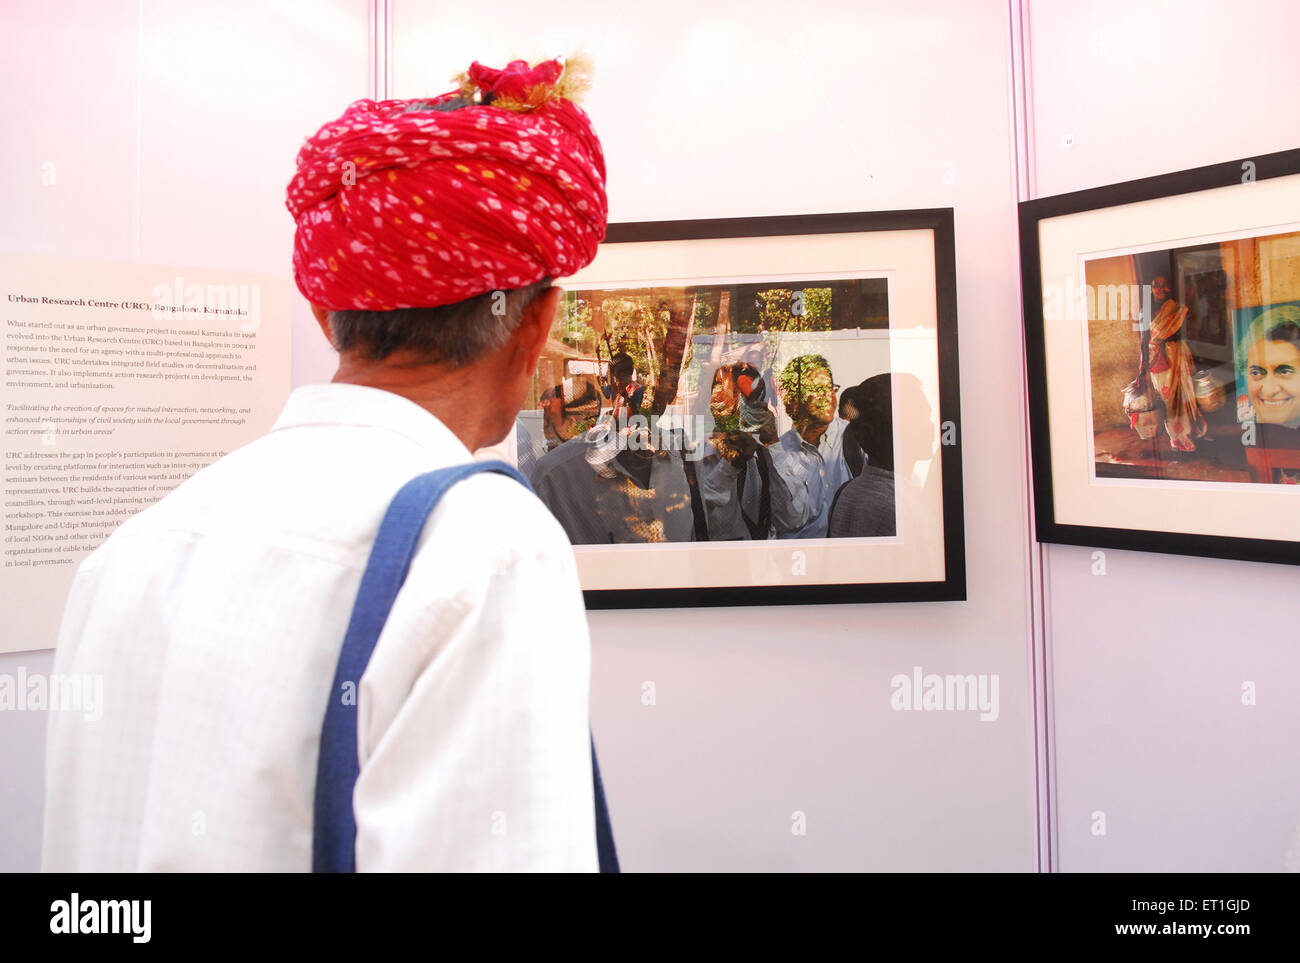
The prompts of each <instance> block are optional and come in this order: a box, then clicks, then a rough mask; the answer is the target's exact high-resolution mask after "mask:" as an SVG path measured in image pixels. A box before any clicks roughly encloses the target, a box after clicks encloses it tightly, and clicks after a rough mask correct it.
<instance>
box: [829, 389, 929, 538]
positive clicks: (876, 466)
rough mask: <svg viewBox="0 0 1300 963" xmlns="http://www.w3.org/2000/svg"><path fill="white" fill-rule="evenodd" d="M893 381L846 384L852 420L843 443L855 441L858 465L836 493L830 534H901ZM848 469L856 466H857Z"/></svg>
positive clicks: (847, 415)
mask: <svg viewBox="0 0 1300 963" xmlns="http://www.w3.org/2000/svg"><path fill="white" fill-rule="evenodd" d="M892 381H893V376H892V375H889V374H879V375H876V376H875V377H872V378H868V379H866V380H865V381H863V382H862V383H861V384H858V385H854V386H852V387H850V388H846V389H845V391H844V397H843V399H841V401H840V414H841V415H842V416H843V417H844V419H845V420H846V421H847V422H848V428H847V429H846V430H845V445H844V448H845V451H846V452H847V451H848V450H849V447H850V445H849V442H850V441H851V442H852V443H853V446H852V447H853V448H854V450H856V451H857V452H858V453H859V458H858V461H859V464H858V470H857V471H854V472H853V477H852V478H851V479H850V480H849V481H847V482H845V483H844V485H843V486H841V487H840V488H839V489H838V490H837V491H836V493H835V494H834V496H832V498H831V508H830V511H829V512H828V514H827V534H828V535H829V537H831V538H873V537H880V536H886V535H894V534H897V531H898V521H897V508H896V506H895V504H894V407H893V391H892ZM846 460H847V459H846ZM849 468H850V471H852V468H853V466H852V465H851V464H850V466H849ZM910 480H911V474H910V472H909V475H908V479H907V481H909V482H910Z"/></svg>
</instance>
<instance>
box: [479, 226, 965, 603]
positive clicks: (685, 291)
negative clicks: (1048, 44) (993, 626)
mask: <svg viewBox="0 0 1300 963" xmlns="http://www.w3.org/2000/svg"><path fill="white" fill-rule="evenodd" d="M563 287H564V290H565V294H564V297H563V299H562V304H561V309H560V311H559V313H558V315H557V317H556V319H555V325H554V327H553V329H552V332H551V337H550V340H549V343H548V344H547V345H546V347H545V349H544V350H543V353H542V357H541V359H540V361H539V363H538V368H537V375H536V378H535V379H534V383H533V387H532V391H531V393H530V396H529V397H528V399H527V400H526V402H525V405H524V410H523V411H522V412H521V413H520V415H519V418H518V421H517V423H516V430H515V432H514V437H513V438H507V439H506V442H505V443H504V444H503V445H502V446H499V448H498V449H497V450H496V451H495V452H494V453H495V454H498V455H500V456H501V457H504V458H506V459H507V460H513V462H514V463H515V464H517V465H518V466H519V468H520V469H521V471H523V472H524V474H526V475H527V476H528V478H529V479H530V481H531V482H532V485H533V488H534V490H535V491H536V492H537V494H538V496H539V497H540V498H541V499H542V501H543V502H544V503H545V504H546V505H547V506H548V507H549V508H550V509H551V511H552V512H553V513H554V514H555V516H556V518H557V519H558V520H559V522H560V524H561V525H562V526H563V527H564V529H565V531H566V532H567V533H568V535H569V538H570V540H571V541H572V542H573V545H574V550H575V554H576V556H577V562H578V568H579V574H580V577H581V580H582V585H583V588H584V591H585V594H586V599H587V603H588V606H589V607H592V608H624V607H646V606H682V605H755V604H790V603H804V602H808V603H812V602H883V601H922V600H927V601H928V600H955V599H964V598H965V592H966V585H965V582H966V580H965V560H964V546H963V526H962V488H961V448H960V438H961V429H960V412H959V405H958V384H957V315H956V297H955V288H954V256H953V219H952V211H951V210H923V211H897V212H888V213H863V214H824V215H810V216H796V217H762V218H739V219H723V220H699V221H663V222H645V223H636V224H613V225H610V227H609V230H608V234H607V237H606V240H605V242H604V244H603V245H602V246H601V250H600V253H599V254H598V255H597V257H596V259H595V261H594V262H592V264H591V265H589V266H588V267H587V269H585V270H584V271H582V272H581V273H580V274H578V275H576V276H574V277H573V278H570V279H567V280H566V281H564V282H563Z"/></svg>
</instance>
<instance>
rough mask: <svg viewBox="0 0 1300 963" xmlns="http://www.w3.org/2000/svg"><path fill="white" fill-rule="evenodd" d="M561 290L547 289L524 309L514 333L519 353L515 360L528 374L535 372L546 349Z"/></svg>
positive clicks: (558, 306) (557, 288) (553, 287)
mask: <svg viewBox="0 0 1300 963" xmlns="http://www.w3.org/2000/svg"><path fill="white" fill-rule="evenodd" d="M563 293H564V289H563V288H559V287H555V286H552V287H549V288H547V289H546V290H545V291H543V292H542V293H541V294H539V295H537V297H535V298H533V299H532V300H531V301H529V302H528V304H527V305H526V306H525V307H524V313H523V317H521V318H520V319H519V327H518V329H517V330H516V332H515V338H514V344H515V349H516V351H518V352H519V354H518V356H517V357H516V359H514V360H517V361H519V362H521V363H522V365H523V367H524V368H525V369H527V371H528V373H529V374H532V373H533V372H534V371H536V370H537V359H538V358H539V357H541V354H542V349H543V348H545V347H546V339H547V338H548V337H550V334H551V325H552V324H554V323H555V313H556V312H557V311H558V310H559V309H560V295H562V294H563Z"/></svg>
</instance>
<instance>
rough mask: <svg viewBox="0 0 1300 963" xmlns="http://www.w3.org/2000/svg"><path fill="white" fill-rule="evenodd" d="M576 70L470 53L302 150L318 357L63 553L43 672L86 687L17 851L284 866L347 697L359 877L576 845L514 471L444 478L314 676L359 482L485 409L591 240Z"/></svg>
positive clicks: (549, 652)
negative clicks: (245, 431) (271, 408)
mask: <svg viewBox="0 0 1300 963" xmlns="http://www.w3.org/2000/svg"><path fill="white" fill-rule="evenodd" d="M574 66H576V65H574V64H570V65H569V67H574ZM576 79H577V71H576V70H571V69H569V68H568V67H566V68H562V67H561V65H560V64H559V63H557V62H556V61H548V62H546V63H542V64H539V65H538V66H537V67H534V68H530V67H529V66H528V65H527V64H525V63H523V62H519V61H517V62H515V63H512V64H510V65H509V66H508V67H506V68H505V69H504V70H499V71H498V70H491V69H488V68H484V67H481V66H480V65H478V64H477V63H476V64H474V65H473V66H472V67H471V68H470V70H469V72H468V75H467V76H466V77H465V78H464V81H463V83H462V87H461V89H460V91H458V92H453V93H449V94H445V95H443V96H441V97H437V98H434V99H433V100H430V101H420V102H404V101H386V102H383V103H375V102H372V101H359V102H357V103H355V104H353V105H352V106H351V107H350V108H349V109H348V110H347V111H346V112H345V113H344V114H343V116H342V117H340V118H339V119H338V120H337V121H334V122H331V123H329V124H327V125H325V127H323V128H322V129H321V130H320V132H319V133H318V134H317V135H316V136H315V137H314V138H312V139H311V140H309V141H308V142H307V144H306V146H304V147H303V149H302V151H301V153H300V154H299V156H298V174H297V176H296V177H295V178H294V180H293V181H292V183H291V184H290V187H289V200H288V206H289V209H290V211H291V213H292V214H293V215H294V217H295V219H296V221H297V235H296V239H295V246H294V267H295V275H296V279H297V283H298V287H299V289H300V290H301V291H302V293H303V294H304V295H305V296H306V297H307V299H308V300H309V301H310V302H311V304H312V306H313V307H312V310H313V312H314V314H315V316H316V318H317V320H318V321H319V322H320V325H321V328H322V330H323V331H324V332H325V333H326V335H327V336H328V337H330V338H331V340H332V342H333V343H334V345H335V346H336V347H337V348H338V350H339V352H340V359H339V370H338V373H337V374H336V375H335V377H334V380H333V382H332V383H330V384H328V385H314V386H309V387H304V388H299V389H298V390H296V391H295V392H294V393H293V395H292V396H291V397H290V399H289V401H288V404H287V405H286V407H285V409H284V412H283V413H282V414H281V416H280V418H279V421H278V422H277V423H276V425H275V428H274V429H273V430H272V431H271V433H270V434H268V435H267V436H265V437H263V438H261V439H259V440H257V441H255V442H253V443H252V444H250V445H248V446H246V447H244V448H242V449H240V450H238V451H236V452H233V453H231V454H230V455H229V456H227V457H226V458H223V459H221V460H220V461H218V462H216V463H215V464H213V465H211V466H210V467H208V468H206V469H204V470H203V471H201V472H199V473H198V474H196V475H195V476H194V477H193V478H191V479H190V480H189V481H187V482H186V483H184V484H183V485H181V486H180V487H179V488H177V489H176V490H175V491H174V492H172V493H171V494H170V495H168V496H167V497H166V498H164V499H163V500H162V501H161V502H159V503H158V504H157V505H155V506H153V507H152V508H150V509H148V510H146V511H145V512H143V513H141V514H140V515H138V516H136V517H135V518H132V519H130V520H129V521H127V522H126V523H125V524H124V525H123V526H122V527H121V528H120V529H119V530H118V531H117V532H116V533H115V534H114V535H113V536H112V537H111V538H110V539H109V540H108V541H107V542H106V543H105V544H104V545H103V546H101V547H100V548H99V549H98V550H97V551H96V552H94V553H93V554H92V555H91V556H90V557H89V558H88V559H87V560H86V562H85V563H84V564H83V565H82V566H81V568H80V570H79V571H78V573H77V576H76V580H75V582H74V585H73V588H72V592H71V595H70V597H69V599H68V604H67V609H66V613H65V617H64V623H63V627H62V631H61V634H60V640H59V648H58V653H57V656H56V671H59V672H78V673H81V672H89V673H94V674H99V675H102V676H103V678H104V693H105V711H104V714H103V718H102V720H101V721H99V722H97V723H84V722H81V721H78V719H74V718H73V717H72V715H70V714H63V715H59V716H55V717H52V718H51V720H50V734H49V748H48V765H47V802H46V818H45V853H44V865H45V868H46V869H51V870H110V871H120V870H267V871H302V870H307V869H309V868H310V867H311V865H312V810H313V791H314V783H315V777H316V764H317V756H318V748H319V733H320V729H321V723H322V718H323V716H324V713H325V709H326V706H327V704H328V703H329V701H330V700H331V699H334V698H343V699H345V700H346V699H347V698H349V697H351V698H354V699H356V700H357V703H356V704H357V706H358V732H357V754H358V759H359V763H360V775H359V778H358V781H357V784H356V788H355V792H354V794H353V808H354V813H355V821H356V845H355V852H356V867H357V869H358V870H362V871H366V870H489V869H490V870H520V869H529V870H533V869H536V870H594V869H596V866H597V858H596V841H595V837H594V822H593V818H594V817H593V809H594V807H593V799H592V786H593V778H592V766H591V755H590V744H589V741H588V740H589V734H588V714H587V697H588V675H589V659H590V650H589V641H588V635H587V625H586V619H585V612H584V610H583V604H582V597H581V593H580V590H579V586H578V582H577V577H576V573H575V567H574V562H573V556H572V550H571V549H570V547H569V546H568V544H567V542H566V541H565V538H564V534H563V532H562V531H561V530H560V528H559V526H558V525H557V524H556V522H555V521H554V519H552V518H551V517H550V516H549V514H548V513H547V512H546V510H545V508H544V507H543V506H542V505H541V504H540V503H539V502H538V501H537V500H536V499H535V498H534V497H533V496H532V495H531V494H530V493H529V492H528V491H527V490H526V489H525V488H524V487H523V486H521V485H520V484H518V483H517V482H516V481H514V480H512V479H509V478H506V477H504V476H500V475H490V474H480V475H476V476H474V477H471V478H469V479H467V480H465V481H463V482H462V483H460V484H459V485H456V486H454V487H453V488H452V489H451V490H450V491H449V492H448V493H447V495H446V497H445V498H444V500H443V501H442V503H441V504H440V505H439V507H438V508H437V509H436V510H435V511H434V513H433V514H432V515H431V516H430V518H429V521H428V523H427V525H426V526H425V528H424V529H423V533H422V536H421V540H420V545H419V549H418V551H417V554H416V556H415V558H414V561H413V563H412V565H411V568H410V572H409V575H408V577H407V579H406V582H405V584H404V587H403V588H402V590H401V592H400V593H399V594H398V596H397V599H396V602H395V604H394V606H393V609H392V612H391V614H390V616H389V618H388V621H387V623H386V625H385V628H384V631H383V633H382V635H381V636H380V637H379V641H378V645H377V646H376V648H375V651H374V654H373V656H372V658H371V661H370V663H369V667H368V668H367V670H366V672H365V674H364V675H363V676H362V678H361V679H360V682H359V684H358V685H357V686H356V691H355V692H354V693H351V694H350V695H349V693H347V692H344V693H341V694H340V693H335V692H332V691H331V689H332V688H333V684H332V683H333V676H334V671H335V662H336V660H337V658H338V655H339V651H340V646H341V643H342V640H343V636H344V631H345V629H346V627H347V624H348V619H349V614H350V612H351V609H352V606H353V603H354V601H355V599H356V597H357V592H358V586H359V582H360V577H361V572H362V570H363V568H364V566H365V564H366V560H367V557H368V555H369V552H370V548H371V545H372V543H373V541H374V539H375V535H376V532H377V529H378V526H379V522H380V519H381V517H382V516H383V514H384V512H385V510H386V508H387V506H388V504H389V501H390V500H391V498H392V497H393V495H394V494H395V493H396V492H397V490H398V489H399V488H400V487H401V486H402V485H403V484H404V483H405V482H407V481H408V480H410V479H411V478H413V477H415V476H417V475H420V474H422V473H425V472H428V471H430V470H432V469H437V468H440V467H445V466H451V465H456V464H462V463H465V462H468V461H470V459H471V452H472V451H474V450H475V449H477V448H479V447H482V446H484V445H488V444H492V443H495V442H497V441H499V440H500V439H501V438H503V437H504V436H505V435H506V433H507V432H508V431H509V430H510V429H511V427H512V424H513V420H514V418H515V415H516V414H517V412H518V410H519V407H520V405H521V404H522V402H523V399H524V397H525V392H526V390H527V387H528V385H529V383H530V379H531V377H532V375H533V372H534V370H535V369H536V364H537V358H538V355H539V353H540V351H541V348H542V346H543V344H544V343H545V341H546V337H547V332H548V330H549V328H550V325H551V322H552V320H553V317H554V314H555V311H556V307H557V303H558V296H559V292H558V289H556V288H553V287H551V286H550V283H549V279H550V278H552V277H555V276H559V275H563V274H568V273H571V272H573V271H576V270H578V269H579V268H581V267H582V266H584V265H585V264H587V263H588V262H589V261H590V260H591V259H592V258H593V257H594V256H595V252H596V247H597V245H598V243H599V242H600V240H601V238H602V237H603V234H604V230H605V220H606V200H605V189H604V159H603V155H602V153H601V149H600V144H599V142H598V141H597V139H596V136H595V134H594V132H593V131H592V130H591V127H590V123H589V121H588V119H587V117H586V115H585V114H584V113H583V112H582V111H581V110H580V109H579V108H578V107H576V106H575V105H574V104H573V103H572V102H571V100H570V99H569V95H571V94H572V92H573V89H574V86H575V80H576Z"/></svg>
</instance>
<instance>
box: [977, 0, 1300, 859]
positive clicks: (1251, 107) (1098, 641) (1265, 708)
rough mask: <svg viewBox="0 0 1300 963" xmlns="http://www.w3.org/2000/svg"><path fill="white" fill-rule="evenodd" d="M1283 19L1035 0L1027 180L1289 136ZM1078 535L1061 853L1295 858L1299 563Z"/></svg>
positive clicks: (1065, 652)
mask: <svg viewBox="0 0 1300 963" xmlns="http://www.w3.org/2000/svg"><path fill="white" fill-rule="evenodd" d="M1297 28H1300V7H1297V5H1296V4H1295V3H1294V2H1291V0H1252V2H1251V3H1250V4H1248V5H1244V6H1239V7H1238V6H1233V5H1230V4H1228V3H1224V2H1213V0H1192V2H1188V0H1183V2H1179V3H1176V4H1173V3H1132V2H1125V0H1089V2H1088V3H1087V4H1082V5H1076V4H1064V3H1051V2H1035V3H1033V4H1032V5H1031V8H1030V35H1031V38H1032V51H1033V56H1032V58H1031V59H1032V62H1031V65H1030V71H1029V72H1030V74H1031V86H1032V90H1033V108H1034V109H1033V118H1034V135H1035V136H1034V138H1033V155H1034V156H1033V163H1032V164H1031V165H1030V169H1031V172H1032V174H1033V180H1034V186H1035V189H1036V193H1037V195H1038V196H1047V195H1050V194H1061V193H1064V192H1066V191H1074V190H1079V189H1082V188H1085V187H1093V186H1097V185H1099V184H1108V183H1114V182H1116V181H1124V180H1132V179H1133V178H1137V177H1147V176H1150V175H1153V174H1162V173H1166V172H1168V171H1174V170H1183V169H1186V168H1189V167H1197V166H1200V165H1203V164H1213V163H1217V162H1220V161H1227V160H1232V159H1234V158H1248V157H1250V156H1251V155H1252V154H1266V153H1269V152H1272V151H1277V150H1285V149H1287V148H1292V147H1297V146H1300V125H1298V124H1297V120H1300V108H1298V107H1297V104H1300V74H1298V73H1297V72H1296V69H1295V52H1294V49H1293V48H1294V43H1293V39H1294V37H1295V36H1296V32H1297ZM1066 135H1071V136H1072V137H1073V140H1074V147H1072V148H1068V149H1067V148H1063V147H1062V146H1061V145H1062V138H1063V137H1065V136H1066ZM968 504H969V503H968ZM1092 552H1093V550H1092V549H1087V548H1074V547H1070V546H1061V545H1053V546H1048V547H1047V548H1046V552H1045V555H1046V560H1045V566H1044V581H1045V585H1046V598H1047V613H1048V616H1049V620H1048V625H1047V637H1048V645H1049V646H1050V651H1051V656H1052V669H1053V672H1052V680H1053V687H1054V709H1055V754H1054V760H1055V770H1056V788H1057V792H1058V797H1057V805H1056V812H1057V827H1056V832H1055V833H1054V839H1055V843H1056V848H1057V852H1058V861H1057V865H1059V867H1060V868H1061V869H1064V870H1071V871H1094V870H1095V871H1128V870H1151V869H1161V870H1169V871H1173V872H1192V871H1215V870H1217V871H1263V872H1281V871H1283V870H1290V871H1292V872H1297V871H1300V738H1298V737H1300V699H1297V698H1296V692H1297V691H1298V689H1300V645H1298V644H1297V643H1300V629H1298V628H1297V620H1296V615H1295V608H1294V606H1295V603H1296V599H1297V595H1298V594H1300V570H1297V569H1296V568H1294V567H1292V566H1287V565H1263V564H1257V563H1251V562H1235V561H1221V560H1216V559H1202V558H1179V557H1175V556H1167V555H1147V554H1143V553H1136V552H1111V551H1108V552H1106V553H1105V563H1106V565H1105V568H1106V574H1105V575H1104V576H1099V575H1093V574H1092V570H1093V567H1094V565H1093V555H1092ZM1245 682H1253V683H1255V692H1256V704H1255V705H1253V706H1248V705H1243V703H1242V684H1243V683H1245ZM1094 813H1104V814H1105V821H1106V834H1105V835H1104V836H1101V835H1094V832H1093V826H1094V825H1095V824H1097V822H1098V821H1097V820H1096V818H1095V817H1094Z"/></svg>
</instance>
